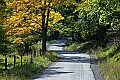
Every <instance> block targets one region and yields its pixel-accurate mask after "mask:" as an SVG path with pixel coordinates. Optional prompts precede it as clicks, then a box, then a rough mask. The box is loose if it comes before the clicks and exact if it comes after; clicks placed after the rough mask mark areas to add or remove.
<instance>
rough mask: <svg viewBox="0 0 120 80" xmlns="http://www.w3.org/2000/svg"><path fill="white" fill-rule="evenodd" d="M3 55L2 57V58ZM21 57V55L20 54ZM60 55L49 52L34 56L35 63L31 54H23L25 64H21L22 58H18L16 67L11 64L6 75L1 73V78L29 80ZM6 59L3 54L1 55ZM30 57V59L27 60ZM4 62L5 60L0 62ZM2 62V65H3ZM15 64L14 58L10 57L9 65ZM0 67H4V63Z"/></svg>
mask: <svg viewBox="0 0 120 80" xmlns="http://www.w3.org/2000/svg"><path fill="white" fill-rule="evenodd" d="M1 57H2V58H1ZM18 57H20V56H18ZM57 57H58V55H57V54H56V53H53V52H50V51H49V52H47V53H46V54H45V55H44V56H37V57H34V58H33V63H32V64H31V63H30V61H29V60H30V59H29V58H30V57H29V56H23V62H24V64H23V66H20V58H17V66H16V67H15V68H14V67H13V65H11V66H9V67H8V68H9V69H8V70H7V71H4V73H3V74H4V76H2V73H1V75H0V80H27V79H28V78H30V77H32V76H33V75H35V74H37V73H40V71H42V70H43V69H45V68H46V67H47V66H48V65H49V64H50V63H51V62H52V61H54V60H56V59H57ZM0 58H1V59H4V57H3V56H0ZM27 59H28V60H27ZM0 63H1V64H2V63H4V60H3V61H2V62H0ZM1 64H0V65H1ZM9 64H13V58H12V57H11V58H10V57H9V58H8V65H9ZM0 69H4V65H1V66H0Z"/></svg>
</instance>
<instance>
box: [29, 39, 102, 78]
mask: <svg viewBox="0 0 120 80" xmlns="http://www.w3.org/2000/svg"><path fill="white" fill-rule="evenodd" d="M66 44H67V40H58V41H55V42H53V43H51V44H50V45H49V46H48V47H47V49H48V50H52V51H56V52H58V53H59V54H60V55H61V58H60V59H58V60H57V61H55V62H54V63H53V64H52V65H50V66H49V67H48V68H47V69H46V70H45V71H43V73H42V75H37V77H36V78H34V79H30V80H103V79H101V78H99V79H96V76H95V75H94V74H95V73H94V72H93V70H92V69H91V64H92V63H91V57H90V55H88V54H84V53H80V52H72V51H65V50H64V48H63V47H64V46H65V45H66Z"/></svg>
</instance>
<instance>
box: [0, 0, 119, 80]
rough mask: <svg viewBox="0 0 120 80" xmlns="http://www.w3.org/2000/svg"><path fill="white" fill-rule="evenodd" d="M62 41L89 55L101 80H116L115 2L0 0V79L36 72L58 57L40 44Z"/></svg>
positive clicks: (22, 77)
mask: <svg viewBox="0 0 120 80" xmlns="http://www.w3.org/2000/svg"><path fill="white" fill-rule="evenodd" d="M65 37H71V38H72V41H70V43H69V46H67V47H65V49H66V50H71V51H80V52H84V53H88V54H91V55H94V56H95V57H96V58H97V60H98V65H99V68H100V70H101V72H102V74H103V76H104V77H105V80H120V64H119V63H120V0H0V79H2V80H13V78H14V80H26V79H27V78H30V77H31V76H33V75H34V74H36V73H38V72H39V71H42V70H43V69H44V68H45V67H47V66H48V65H49V64H50V63H51V62H52V61H54V60H56V59H57V58H58V57H59V55H58V54H56V53H55V52H51V51H48V50H47V49H46V46H47V45H48V44H49V43H51V42H52V41H54V40H59V39H62V38H65ZM28 73H29V74H28ZM108 73H109V74H108Z"/></svg>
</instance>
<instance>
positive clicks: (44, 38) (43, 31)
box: [42, 0, 46, 54]
mask: <svg viewBox="0 0 120 80" xmlns="http://www.w3.org/2000/svg"><path fill="white" fill-rule="evenodd" d="M45 5H46V0H44V7H43V10H42V54H44V53H45V51H46V35H45V33H46V32H45V31H46V30H45V17H46V16H45V12H46V6H45Z"/></svg>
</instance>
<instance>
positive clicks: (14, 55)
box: [14, 55, 16, 68]
mask: <svg viewBox="0 0 120 80" xmlns="http://www.w3.org/2000/svg"><path fill="white" fill-rule="evenodd" d="M15 65H16V55H14V68H15Z"/></svg>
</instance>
